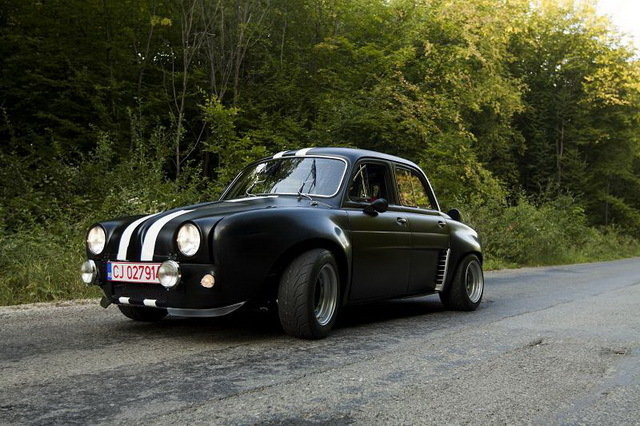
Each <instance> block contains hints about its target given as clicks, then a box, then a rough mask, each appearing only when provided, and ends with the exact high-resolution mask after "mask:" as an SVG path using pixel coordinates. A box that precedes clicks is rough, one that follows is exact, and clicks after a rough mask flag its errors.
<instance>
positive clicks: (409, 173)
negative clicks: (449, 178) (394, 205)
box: [396, 167, 434, 209]
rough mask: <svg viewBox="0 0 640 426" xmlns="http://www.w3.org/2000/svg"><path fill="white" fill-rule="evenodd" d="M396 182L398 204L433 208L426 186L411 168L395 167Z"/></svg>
mask: <svg viewBox="0 0 640 426" xmlns="http://www.w3.org/2000/svg"><path fill="white" fill-rule="evenodd" d="M396 182H397V184H398V196H399V198H400V200H399V201H400V205H402V206H405V207H419V208H421V209H433V208H434V207H433V206H432V205H431V201H430V200H429V195H428V192H427V188H425V186H424V185H423V184H422V180H421V179H420V177H419V176H418V174H417V173H416V172H414V171H413V170H409V169H405V168H401V167H396Z"/></svg>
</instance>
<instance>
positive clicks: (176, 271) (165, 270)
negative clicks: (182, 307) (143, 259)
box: [158, 260, 180, 288]
mask: <svg viewBox="0 0 640 426" xmlns="http://www.w3.org/2000/svg"><path fill="white" fill-rule="evenodd" d="M158 279H159V280H160V284H162V285H163V286H164V287H166V288H172V287H175V286H176V285H177V284H178V282H180V265H178V263H177V262H174V261H173V260H167V261H166V262H162V265H160V268H159V269H158Z"/></svg>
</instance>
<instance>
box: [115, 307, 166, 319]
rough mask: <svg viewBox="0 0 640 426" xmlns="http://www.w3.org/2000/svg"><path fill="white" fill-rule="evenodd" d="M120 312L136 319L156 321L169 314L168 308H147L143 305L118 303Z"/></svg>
mask: <svg viewBox="0 0 640 426" xmlns="http://www.w3.org/2000/svg"><path fill="white" fill-rule="evenodd" d="M118 309H120V312H122V313H123V314H124V316H126V317H127V318H131V319H132V320H134V321H146V322H154V321H160V320H161V319H162V318H164V317H166V316H167V310H166V309H159V308H147V307H143V306H128V305H118Z"/></svg>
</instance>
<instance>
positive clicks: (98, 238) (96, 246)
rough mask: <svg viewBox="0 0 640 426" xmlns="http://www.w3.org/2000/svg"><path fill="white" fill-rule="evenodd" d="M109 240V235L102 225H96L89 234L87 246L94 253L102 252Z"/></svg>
mask: <svg viewBox="0 0 640 426" xmlns="http://www.w3.org/2000/svg"><path fill="white" fill-rule="evenodd" d="M106 242H107V235H106V234H105V233H104V229H103V228H102V226H100V225H96V226H94V227H93V228H91V230H90V231H89V234H87V248H88V249H89V251H90V252H91V253H93V254H100V253H102V250H104V246H105V244H106Z"/></svg>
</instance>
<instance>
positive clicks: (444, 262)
mask: <svg viewBox="0 0 640 426" xmlns="http://www.w3.org/2000/svg"><path fill="white" fill-rule="evenodd" d="M450 251H451V249H446V250H441V251H440V256H439V257H438V273H437V274H436V291H442V289H443V288H444V281H445V279H446V278H447V266H448V265H449V252H450Z"/></svg>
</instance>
